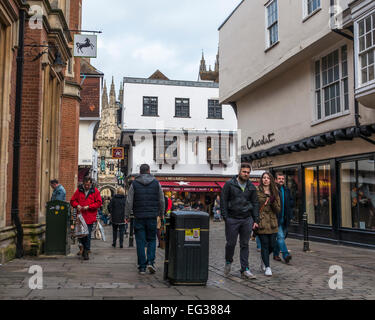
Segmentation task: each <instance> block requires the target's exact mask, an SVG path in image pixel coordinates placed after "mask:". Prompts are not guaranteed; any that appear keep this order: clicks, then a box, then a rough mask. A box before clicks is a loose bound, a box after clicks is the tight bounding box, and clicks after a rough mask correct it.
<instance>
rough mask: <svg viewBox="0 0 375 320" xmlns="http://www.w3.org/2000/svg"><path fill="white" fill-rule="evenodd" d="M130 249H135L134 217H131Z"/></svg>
mask: <svg viewBox="0 0 375 320" xmlns="http://www.w3.org/2000/svg"><path fill="white" fill-rule="evenodd" d="M129 227H130V231H129V248H133V247H134V216H130V226H129Z"/></svg>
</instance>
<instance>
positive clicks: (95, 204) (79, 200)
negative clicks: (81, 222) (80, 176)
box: [70, 185, 102, 224]
mask: <svg viewBox="0 0 375 320" xmlns="http://www.w3.org/2000/svg"><path fill="white" fill-rule="evenodd" d="M70 204H71V206H72V207H73V208H77V206H78V205H80V206H81V207H82V208H83V207H86V206H89V209H88V210H83V209H82V210H81V213H82V217H83V218H84V219H85V222H86V223H87V224H93V223H94V222H95V221H96V215H97V213H98V209H99V208H100V207H101V206H102V197H101V196H100V192H99V190H98V189H96V188H94V187H91V188H90V190H89V193H88V195H87V198H86V195H85V190H84V188H83V185H80V186H79V187H78V189H77V190H76V192H74V194H73V197H72V199H71V200H70Z"/></svg>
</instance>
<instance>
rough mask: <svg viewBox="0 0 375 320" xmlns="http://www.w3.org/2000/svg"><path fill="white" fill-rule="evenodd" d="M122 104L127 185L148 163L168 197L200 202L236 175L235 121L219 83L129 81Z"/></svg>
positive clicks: (154, 79) (156, 76)
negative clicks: (192, 196)
mask: <svg viewBox="0 0 375 320" xmlns="http://www.w3.org/2000/svg"><path fill="white" fill-rule="evenodd" d="M123 101H124V104H123V117H122V119H123V122H122V137H121V143H122V145H123V146H124V147H125V161H124V167H125V174H126V175H127V177H128V180H129V179H131V178H132V177H133V176H134V175H136V174H138V173H139V168H140V166H141V165H142V164H143V163H147V164H149V165H150V167H151V173H152V174H153V175H155V176H156V177H157V178H158V179H159V181H160V182H161V184H162V186H163V188H164V190H165V191H169V192H172V191H176V192H194V193H200V196H201V195H203V194H205V193H207V192H210V191H211V192H213V193H215V194H216V193H217V192H220V190H221V187H222V185H223V183H224V182H225V181H227V180H229V179H230V178H231V177H232V176H234V175H236V174H238V160H239V159H238V156H239V153H238V143H237V119H236V115H235V112H234V110H233V108H232V106H230V105H229V104H224V105H221V104H219V88H218V84H217V83H214V82H202V81H199V82H198V81H176V80H169V79H168V78H166V77H165V76H164V75H163V74H162V73H161V72H160V71H157V72H155V74H153V75H152V76H151V77H150V78H148V79H146V78H130V77H125V78H124V79H123ZM199 198H201V197H199ZM202 200H203V198H202Z"/></svg>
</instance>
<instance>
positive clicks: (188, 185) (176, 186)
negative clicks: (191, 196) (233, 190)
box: [160, 181, 221, 192]
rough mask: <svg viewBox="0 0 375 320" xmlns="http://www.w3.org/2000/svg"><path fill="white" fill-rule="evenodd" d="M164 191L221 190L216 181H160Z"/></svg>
mask: <svg viewBox="0 0 375 320" xmlns="http://www.w3.org/2000/svg"><path fill="white" fill-rule="evenodd" d="M160 185H161V186H162V188H163V190H164V191H179V192H221V187H220V185H218V183H217V182H204V181H160Z"/></svg>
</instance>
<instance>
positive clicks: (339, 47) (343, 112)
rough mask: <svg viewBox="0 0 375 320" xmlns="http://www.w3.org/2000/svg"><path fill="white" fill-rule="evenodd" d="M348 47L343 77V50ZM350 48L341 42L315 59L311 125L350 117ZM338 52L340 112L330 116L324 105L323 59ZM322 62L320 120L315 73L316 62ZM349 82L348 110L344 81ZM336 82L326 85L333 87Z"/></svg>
mask: <svg viewBox="0 0 375 320" xmlns="http://www.w3.org/2000/svg"><path fill="white" fill-rule="evenodd" d="M345 45H346V47H347V53H346V54H347V57H346V63H347V74H346V76H343V60H342V48H343V47H344V46H345ZM349 48H350V47H349V46H348V44H347V43H346V42H343V41H341V42H340V43H339V44H338V45H336V46H335V47H332V48H330V49H328V50H326V51H324V52H322V53H321V54H320V55H319V56H316V57H314V58H313V66H312V75H313V77H312V83H313V90H312V93H313V97H314V98H313V100H312V101H313V106H314V112H313V114H314V119H313V121H312V124H311V125H315V124H318V123H321V122H324V121H327V120H331V119H334V118H337V117H341V116H343V115H348V114H350V85H349ZM336 50H338V52H339V63H338V66H339V80H338V81H335V82H339V84H340V112H336V113H334V114H330V115H329V116H326V115H325V104H324V85H323V74H322V59H323V58H324V57H327V56H328V55H330V54H331V53H333V52H335V51H336ZM317 61H319V62H320V87H319V91H320V99H321V102H320V108H321V118H320V119H318V104H317V96H316V94H317V91H318V90H317V89H316V78H315V76H316V73H315V64H316V62H317ZM345 79H346V80H347V82H348V93H347V94H348V109H345V94H344V80H345ZM333 83H334V82H332V83H330V84H329V85H326V86H325V87H328V86H331V85H332V84H333Z"/></svg>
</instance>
